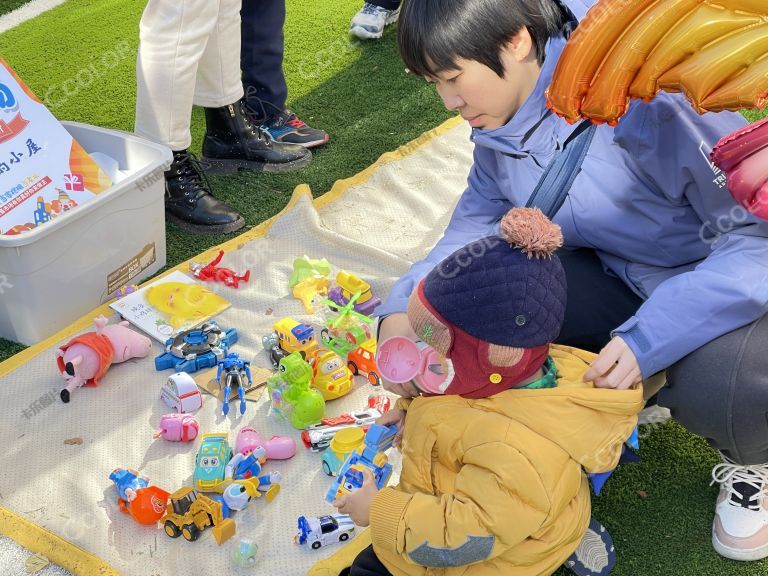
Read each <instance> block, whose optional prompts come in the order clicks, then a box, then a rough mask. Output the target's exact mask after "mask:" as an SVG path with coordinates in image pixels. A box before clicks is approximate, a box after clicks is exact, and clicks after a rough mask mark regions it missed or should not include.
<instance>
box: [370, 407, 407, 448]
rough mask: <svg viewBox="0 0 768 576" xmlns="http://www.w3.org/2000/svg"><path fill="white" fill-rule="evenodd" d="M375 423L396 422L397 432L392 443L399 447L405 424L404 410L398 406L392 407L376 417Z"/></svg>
mask: <svg viewBox="0 0 768 576" xmlns="http://www.w3.org/2000/svg"><path fill="white" fill-rule="evenodd" d="M376 424H378V425H379V426H389V425H391V424H397V434H395V438H394V440H393V441H392V445H393V446H395V447H399V446H400V443H401V442H402V440H403V424H405V410H400V409H399V408H392V409H391V410H387V411H386V412H384V414H382V415H381V417H380V418H377V419H376Z"/></svg>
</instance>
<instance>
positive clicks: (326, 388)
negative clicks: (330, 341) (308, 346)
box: [312, 350, 352, 400]
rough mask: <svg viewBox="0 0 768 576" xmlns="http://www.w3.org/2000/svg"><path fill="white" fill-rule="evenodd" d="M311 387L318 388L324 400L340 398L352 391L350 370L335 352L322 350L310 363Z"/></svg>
mask: <svg viewBox="0 0 768 576" xmlns="http://www.w3.org/2000/svg"><path fill="white" fill-rule="evenodd" d="M312 387H313V388H315V389H316V390H319V391H320V394H322V395H323V398H324V399H325V400H335V399H337V398H341V397H342V396H344V395H345V394H348V393H349V392H351V391H352V372H350V370H349V368H347V366H346V363H345V361H344V360H342V358H341V356H339V355H338V354H336V352H334V351H332V350H323V351H322V352H319V353H318V354H317V356H315V362H314V364H313V365H312Z"/></svg>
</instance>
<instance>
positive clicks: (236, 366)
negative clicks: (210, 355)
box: [216, 352, 253, 416]
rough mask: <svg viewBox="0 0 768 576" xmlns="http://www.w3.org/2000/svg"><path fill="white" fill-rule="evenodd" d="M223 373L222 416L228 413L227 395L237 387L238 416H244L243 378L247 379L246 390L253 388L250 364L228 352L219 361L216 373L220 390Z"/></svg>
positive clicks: (244, 388)
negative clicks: (238, 399) (238, 400)
mask: <svg viewBox="0 0 768 576" xmlns="http://www.w3.org/2000/svg"><path fill="white" fill-rule="evenodd" d="M222 373H224V407H223V408H222V410H223V412H224V415H225V416H226V415H227V414H228V413H229V394H230V392H231V391H232V387H233V386H236V387H237V397H238V398H240V414H245V390H246V386H245V378H246V377H247V378H248V388H250V387H251V386H253V381H252V380H251V363H250V362H249V361H247V360H242V359H241V358H240V355H239V354H237V353H236V352H230V353H229V354H227V355H226V357H224V358H222V359H221V360H219V368H218V370H217V371H216V383H217V384H218V385H219V388H221V375H222Z"/></svg>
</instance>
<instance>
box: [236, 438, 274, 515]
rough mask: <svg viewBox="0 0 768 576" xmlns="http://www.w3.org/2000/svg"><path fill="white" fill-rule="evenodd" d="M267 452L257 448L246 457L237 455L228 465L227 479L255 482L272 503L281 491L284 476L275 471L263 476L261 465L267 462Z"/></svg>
mask: <svg viewBox="0 0 768 576" xmlns="http://www.w3.org/2000/svg"><path fill="white" fill-rule="evenodd" d="M266 454H267V451H266V450H265V449H264V448H263V447H258V448H256V449H255V450H254V451H253V452H251V453H250V454H248V455H247V456H244V455H242V454H235V455H234V456H233V457H232V459H231V460H230V461H229V464H227V467H226V469H225V472H224V474H225V477H226V478H228V479H232V480H253V481H256V487H257V488H258V490H259V491H261V492H264V493H265V496H266V499H267V502H271V501H272V500H273V499H274V498H275V496H277V493H278V492H279V491H280V480H282V475H281V474H280V472H279V471H277V470H275V471H272V472H270V473H269V474H262V473H261V471H262V469H261V463H262V462H263V461H264V460H266Z"/></svg>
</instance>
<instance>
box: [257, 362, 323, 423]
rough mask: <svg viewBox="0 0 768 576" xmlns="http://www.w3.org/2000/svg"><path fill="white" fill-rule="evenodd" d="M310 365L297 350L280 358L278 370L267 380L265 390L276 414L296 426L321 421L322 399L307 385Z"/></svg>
mask: <svg viewBox="0 0 768 576" xmlns="http://www.w3.org/2000/svg"><path fill="white" fill-rule="evenodd" d="M311 380H312V367H311V366H310V365H309V363H308V362H306V361H305V360H304V359H303V358H302V357H301V354H300V353H299V352H293V353H292V354H289V355H288V356H286V357H285V358H283V359H281V360H280V364H279V365H278V373H277V374H276V375H274V376H272V377H271V378H270V379H269V380H267V390H269V398H270V400H271V401H272V408H273V410H274V411H275V413H276V414H278V415H279V416H281V417H283V418H285V419H286V420H288V421H289V422H290V423H291V425H292V426H293V427H294V428H296V429H299V430H300V429H302V428H306V427H307V426H309V425H311V424H315V423H317V422H320V420H321V419H322V418H323V414H324V413H325V400H324V399H323V396H322V394H320V392H318V391H317V390H315V389H313V388H310V381H311Z"/></svg>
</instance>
